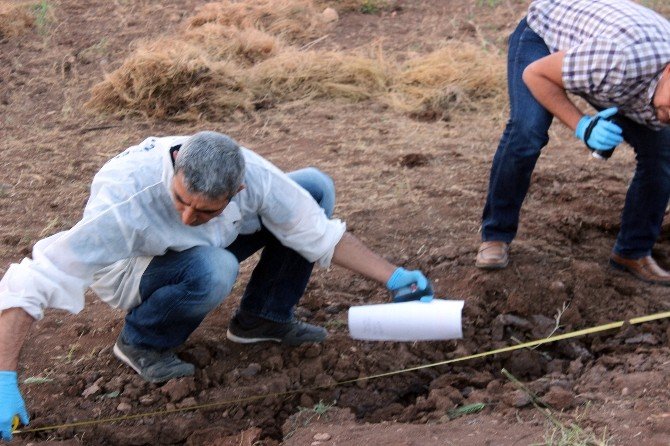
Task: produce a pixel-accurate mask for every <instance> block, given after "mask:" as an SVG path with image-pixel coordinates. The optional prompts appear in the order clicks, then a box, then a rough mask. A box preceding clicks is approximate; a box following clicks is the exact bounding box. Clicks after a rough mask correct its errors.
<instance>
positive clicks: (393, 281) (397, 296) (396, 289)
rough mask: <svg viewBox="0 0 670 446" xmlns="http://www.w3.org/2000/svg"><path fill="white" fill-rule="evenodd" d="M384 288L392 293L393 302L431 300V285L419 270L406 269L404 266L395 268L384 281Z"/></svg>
mask: <svg viewBox="0 0 670 446" xmlns="http://www.w3.org/2000/svg"><path fill="white" fill-rule="evenodd" d="M386 288H388V290H389V291H390V292H391V294H392V295H393V301H394V302H407V301H410V300H421V302H430V301H431V300H433V287H432V286H431V285H430V281H429V280H428V279H427V278H426V276H424V275H423V273H422V272H421V271H407V270H406V269H405V268H397V269H396V270H395V271H393V274H391V277H390V278H389V280H388V282H386Z"/></svg>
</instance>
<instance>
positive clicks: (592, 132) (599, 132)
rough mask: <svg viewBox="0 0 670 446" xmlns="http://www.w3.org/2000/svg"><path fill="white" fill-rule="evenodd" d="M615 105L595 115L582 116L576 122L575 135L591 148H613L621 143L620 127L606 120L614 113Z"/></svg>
mask: <svg viewBox="0 0 670 446" xmlns="http://www.w3.org/2000/svg"><path fill="white" fill-rule="evenodd" d="M617 111H618V109H617V108H616V107H612V108H608V109H605V110H603V111H601V112H599V113H598V114H596V115H595V116H584V117H582V119H580V120H579V122H578V123H577V128H576V129H575V136H577V138H579V139H581V140H582V141H584V143H585V144H586V146H587V147H588V148H589V149H591V150H614V148H615V147H616V146H618V145H619V144H621V142H622V141H623V136H622V135H621V134H622V130H621V127H619V126H618V125H616V124H615V123H613V122H611V121H609V120H608V118H611V117H612V116H614V115H616V112H617Z"/></svg>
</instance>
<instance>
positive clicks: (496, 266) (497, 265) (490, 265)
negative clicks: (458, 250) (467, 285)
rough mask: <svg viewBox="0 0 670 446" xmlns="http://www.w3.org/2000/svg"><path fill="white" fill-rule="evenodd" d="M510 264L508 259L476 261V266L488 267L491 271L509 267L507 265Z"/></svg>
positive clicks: (480, 267)
mask: <svg viewBox="0 0 670 446" xmlns="http://www.w3.org/2000/svg"><path fill="white" fill-rule="evenodd" d="M508 264H509V260H506V261H504V262H502V263H477V262H475V266H476V267H477V268H479V269H486V270H489V271H494V270H497V269H505V268H507V265H508Z"/></svg>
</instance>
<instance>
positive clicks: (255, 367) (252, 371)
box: [240, 362, 262, 377]
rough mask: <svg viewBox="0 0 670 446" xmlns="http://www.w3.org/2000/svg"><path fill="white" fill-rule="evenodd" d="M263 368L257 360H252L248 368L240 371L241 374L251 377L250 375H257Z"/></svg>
mask: <svg viewBox="0 0 670 446" xmlns="http://www.w3.org/2000/svg"><path fill="white" fill-rule="evenodd" d="M261 370H262V367H261V365H260V364H258V363H257V362H252V363H251V364H249V365H248V366H247V368H245V369H243V370H242V371H241V372H240V375H242V376H246V377H250V376H256V375H258V373H259V372H260V371H261Z"/></svg>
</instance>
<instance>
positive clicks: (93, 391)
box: [81, 384, 101, 398]
mask: <svg viewBox="0 0 670 446" xmlns="http://www.w3.org/2000/svg"><path fill="white" fill-rule="evenodd" d="M100 390H101V389H100V386H99V385H97V384H92V385H90V386H89V387H87V388H86V390H84V392H83V393H82V394H81V396H83V397H84V398H88V397H89V396H95V395H97V394H99V393H100Z"/></svg>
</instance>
